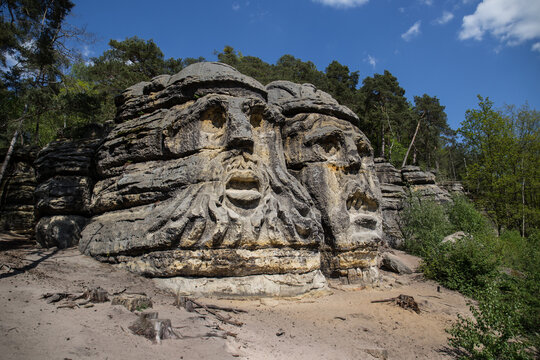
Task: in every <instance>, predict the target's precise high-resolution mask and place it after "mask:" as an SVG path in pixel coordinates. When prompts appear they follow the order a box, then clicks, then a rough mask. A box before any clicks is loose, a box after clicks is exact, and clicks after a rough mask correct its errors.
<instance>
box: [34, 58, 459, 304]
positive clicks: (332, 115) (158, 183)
mask: <svg viewBox="0 0 540 360" xmlns="http://www.w3.org/2000/svg"><path fill="white" fill-rule="evenodd" d="M115 101H116V105H117V116H116V118H115V120H114V123H115V124H114V126H112V125H111V126H112V127H111V128H110V129H109V128H107V129H101V130H100V131H93V130H92V131H89V132H88V134H89V136H88V137H87V138H85V139H81V140H77V141H65V140H62V141H56V142H53V143H51V144H49V145H48V146H47V147H46V148H45V149H43V150H42V151H41V152H40V153H39V156H38V158H37V160H36V162H35V167H36V174H37V181H38V185H37V188H36V191H35V213H36V215H37V219H38V220H39V221H38V223H37V225H36V237H37V240H38V242H39V243H40V244H42V245H43V246H47V247H49V246H59V247H67V246H72V245H74V244H77V243H78V246H79V249H80V251H81V252H83V253H84V254H87V255H90V256H93V257H94V258H96V259H98V260H100V261H106V262H111V263H115V264H119V266H121V267H124V268H127V269H129V270H131V271H133V272H136V273H139V274H142V275H146V276H151V277H155V278H160V279H161V280H159V283H160V284H161V285H162V286H165V287H169V288H173V289H174V290H176V291H178V292H179V293H184V294H185V293H191V294H204V293H213V294H221V295H226V296H238V295H240V296H242V295H287V296H288V295H295V294H298V293H302V292H306V291H310V290H314V289H321V288H323V287H324V286H325V278H324V276H323V275H322V273H321V270H322V272H324V274H325V275H326V276H333V277H340V278H341V279H342V280H343V281H345V282H350V283H364V284H373V283H376V282H377V281H378V279H379V275H378V272H377V260H378V254H379V245H380V244H381V242H382V241H381V240H382V239H383V229H384V232H385V237H384V241H385V242H387V243H388V244H391V245H392V244H397V243H398V242H399V241H400V239H401V230H400V229H399V221H400V220H399V211H401V210H402V208H403V201H402V200H403V198H404V197H405V196H406V193H407V192H410V191H416V192H418V193H419V194H420V195H421V196H423V197H434V198H436V199H437V200H440V201H446V200H447V199H450V197H449V195H448V193H447V192H446V191H444V190H441V189H440V188H439V187H437V185H436V184H435V183H434V175H433V174H431V173H425V172H422V171H420V169H419V168H416V167H407V168H405V169H403V171H401V172H400V171H398V170H396V169H395V168H394V167H393V166H392V165H390V164H388V163H385V162H384V161H382V160H379V161H376V162H374V159H373V149H372V147H371V145H370V143H369V141H368V139H367V138H366V136H365V135H364V134H363V133H362V132H361V131H360V130H359V129H358V128H357V127H356V126H354V125H353V124H352V123H355V122H357V121H358V119H357V117H356V115H355V114H354V113H353V112H352V111H351V110H349V109H348V108H346V107H344V106H341V105H339V104H338V103H337V101H336V100H334V99H333V98H332V97H331V96H330V95H328V94H327V93H325V92H323V91H320V90H317V89H316V88H315V87H314V86H313V85H310V84H304V85H298V84H294V83H291V82H286V81H277V82H273V83H271V84H269V85H268V86H267V87H266V88H265V87H263V86H262V85H261V84H260V83H258V82H257V81H255V80H254V79H252V78H250V77H248V76H245V75H242V74H241V73H239V72H238V71H236V70H235V69H234V68H232V67H230V66H228V65H225V64H220V63H198V64H194V65H191V66H189V67H187V68H185V69H184V70H182V71H181V72H180V73H178V74H176V75H173V76H169V75H161V76H158V77H156V78H154V79H152V80H151V81H148V82H141V83H138V84H136V85H134V86H132V87H130V88H128V89H126V90H125V91H124V92H123V93H122V94H121V95H120V96H118V97H117V98H116V100H115ZM94 130H95V129H94ZM98 130H99V129H98ZM381 190H382V193H381ZM32 210H33V208H32ZM383 215H384V221H383Z"/></svg>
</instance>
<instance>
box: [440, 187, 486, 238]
mask: <svg viewBox="0 0 540 360" xmlns="http://www.w3.org/2000/svg"><path fill="white" fill-rule="evenodd" d="M448 220H449V221H450V223H451V224H452V230H453V231H454V232H455V231H464V232H466V233H468V234H471V235H485V234H489V233H491V232H492V231H491V228H490V224H489V221H488V220H487V218H486V217H485V216H484V215H482V213H480V212H479V211H478V210H476V209H475V208H474V204H473V203H472V202H471V201H469V200H468V199H467V198H465V197H464V196H454V197H453V202H452V204H451V205H449V206H448Z"/></svg>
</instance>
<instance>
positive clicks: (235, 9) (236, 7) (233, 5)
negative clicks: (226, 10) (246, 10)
mask: <svg viewBox="0 0 540 360" xmlns="http://www.w3.org/2000/svg"><path fill="white" fill-rule="evenodd" d="M232 9H233V10H234V11H238V10H240V4H239V3H237V2H235V3H233V4H232Z"/></svg>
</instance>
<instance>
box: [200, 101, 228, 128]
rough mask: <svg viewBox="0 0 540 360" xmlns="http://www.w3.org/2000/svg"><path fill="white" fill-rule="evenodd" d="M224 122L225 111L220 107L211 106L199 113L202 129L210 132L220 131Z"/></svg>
mask: <svg viewBox="0 0 540 360" xmlns="http://www.w3.org/2000/svg"><path fill="white" fill-rule="evenodd" d="M225 122H226V117H225V112H224V111H223V109H222V108H220V107H217V106H216V107H212V108H210V109H207V110H205V111H204V112H203V113H202V114H201V123H202V130H203V131H206V132H210V133H214V132H218V131H221V130H222V129H223V128H224V126H225Z"/></svg>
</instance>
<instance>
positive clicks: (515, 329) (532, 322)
mask: <svg viewBox="0 0 540 360" xmlns="http://www.w3.org/2000/svg"><path fill="white" fill-rule="evenodd" d="M404 220H405V235H406V242H405V246H406V248H407V249H408V250H409V251H412V252H414V253H417V254H419V255H421V256H422V257H423V262H422V270H423V272H424V275H425V276H426V277H428V278H431V279H434V280H437V281H438V282H439V283H441V284H442V285H444V286H445V287H447V288H449V289H454V290H458V291H460V292H462V293H464V294H467V295H469V296H472V297H473V298H475V299H477V300H478V305H477V306H471V313H472V315H473V317H472V318H464V317H459V319H458V321H457V322H456V323H455V324H454V326H453V327H452V328H451V329H450V330H448V331H449V333H450V334H451V336H452V337H451V339H450V342H449V343H450V345H451V346H453V347H454V348H455V349H457V351H458V352H459V353H460V358H462V359H529V358H532V355H531V354H532V352H531V351H532V350H531V349H533V348H536V349H540V333H539V331H538V329H540V231H532V232H531V234H530V236H529V237H528V238H524V237H522V236H521V235H520V234H519V232H518V231H515V230H514V231H511V230H508V231H504V232H502V233H501V235H500V236H496V234H495V232H494V231H493V230H492V228H491V226H490V223H489V221H487V219H486V218H485V217H484V216H483V214H482V213H480V212H479V211H477V210H476V209H475V208H474V206H473V204H472V203H471V202H470V201H468V200H467V199H465V198H462V197H456V198H454V199H453V203H451V204H448V205H445V206H443V205H438V204H435V203H432V202H429V201H428V202H422V203H421V202H419V201H418V199H416V198H412V199H410V201H409V203H408V205H407V210H406V212H405V217H404ZM455 231H465V232H467V233H468V234H469V235H468V236H466V237H465V238H462V239H459V240H456V241H455V243H451V242H447V243H441V239H442V238H443V237H444V236H445V235H447V234H449V233H452V232H455Z"/></svg>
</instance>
